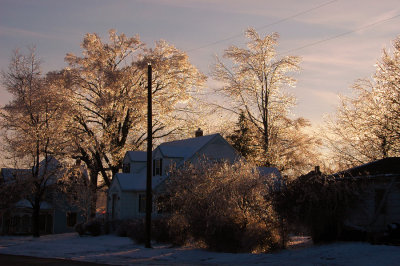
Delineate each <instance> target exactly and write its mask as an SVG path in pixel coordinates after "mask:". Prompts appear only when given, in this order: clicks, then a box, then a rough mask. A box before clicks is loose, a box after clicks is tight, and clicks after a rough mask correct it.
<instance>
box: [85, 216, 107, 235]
mask: <svg viewBox="0 0 400 266" xmlns="http://www.w3.org/2000/svg"><path fill="white" fill-rule="evenodd" d="M84 229H85V231H87V232H88V233H89V234H90V235H92V236H99V235H101V234H102V232H103V223H102V221H100V220H98V219H93V220H91V221H89V222H87V223H86V224H85V225H84Z"/></svg>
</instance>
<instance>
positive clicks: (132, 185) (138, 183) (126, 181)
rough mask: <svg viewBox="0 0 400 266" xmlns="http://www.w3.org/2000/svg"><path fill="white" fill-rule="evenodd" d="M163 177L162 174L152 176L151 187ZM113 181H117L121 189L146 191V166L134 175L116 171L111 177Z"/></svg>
mask: <svg viewBox="0 0 400 266" xmlns="http://www.w3.org/2000/svg"><path fill="white" fill-rule="evenodd" d="M114 179H115V180H114ZM164 179H165V177H162V176H154V177H153V178H152V188H153V189H155V188H156V187H157V186H158V185H159V184H160V183H161V182H162V181H163V180H164ZM115 181H117V182H118V183H119V186H120V188H121V190H122V191H146V168H144V169H143V170H142V171H141V172H140V173H139V174H137V175H135V176H132V174H129V173H118V174H116V175H115V176H114V178H113V182H115Z"/></svg>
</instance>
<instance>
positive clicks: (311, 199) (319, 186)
mask: <svg viewBox="0 0 400 266" xmlns="http://www.w3.org/2000/svg"><path fill="white" fill-rule="evenodd" d="M359 191H360V184H356V183H355V182H354V180H351V179H340V178H335V177H333V176H325V175H322V174H321V173H317V172H310V173H308V174H307V175H303V176H300V177H299V178H297V179H295V180H293V181H292V182H290V183H289V184H288V186H287V190H286V191H285V193H284V194H282V195H280V199H279V200H278V201H279V204H278V205H279V208H278V209H279V211H280V212H281V213H283V214H284V216H285V217H286V218H287V219H288V220H289V221H290V222H291V223H292V224H297V225H300V226H304V227H305V228H306V229H307V231H308V232H309V233H310V234H311V237H312V239H313V241H314V243H318V242H326V241H334V240H337V239H339V238H340V237H341V232H342V229H343V221H344V218H345V217H346V212H347V211H348V210H349V209H350V208H351V206H352V204H353V203H354V202H356V199H357V198H358V197H359V195H360V194H359Z"/></svg>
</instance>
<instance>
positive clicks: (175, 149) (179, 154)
mask: <svg viewBox="0 0 400 266" xmlns="http://www.w3.org/2000/svg"><path fill="white" fill-rule="evenodd" d="M217 135H219V134H212V135H206V136H201V137H197V138H190V139H183V140H176V141H171V142H165V143H162V144H160V145H159V146H158V148H157V149H160V151H161V153H162V154H163V156H164V157H169V158H184V160H188V159H190V157H192V156H193V155H194V154H195V153H196V152H197V151H199V150H200V149H201V148H202V147H204V146H205V145H206V144H207V143H208V142H210V141H211V140H212V139H213V138H215V137H216V136H217Z"/></svg>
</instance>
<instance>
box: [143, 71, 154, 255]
mask: <svg viewBox="0 0 400 266" xmlns="http://www.w3.org/2000/svg"><path fill="white" fill-rule="evenodd" d="M151 80H152V69H151V64H150V63H148V65H147V179H146V243H145V247H146V248H151V211H152V207H153V199H152V188H151V186H152V185H151V178H152V171H151V170H152V161H153V156H152V150H153V119H152V117H153V110H152V88H151Z"/></svg>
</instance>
